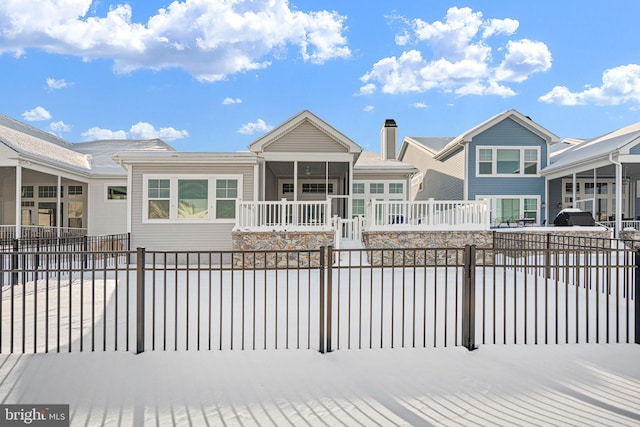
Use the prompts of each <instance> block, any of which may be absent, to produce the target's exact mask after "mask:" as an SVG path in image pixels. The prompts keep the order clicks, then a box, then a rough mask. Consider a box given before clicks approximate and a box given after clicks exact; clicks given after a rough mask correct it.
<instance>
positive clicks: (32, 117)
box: [22, 105, 51, 122]
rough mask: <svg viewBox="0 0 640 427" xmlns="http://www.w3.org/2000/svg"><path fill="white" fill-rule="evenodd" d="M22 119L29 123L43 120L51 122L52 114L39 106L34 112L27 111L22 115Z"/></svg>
mask: <svg viewBox="0 0 640 427" xmlns="http://www.w3.org/2000/svg"><path fill="white" fill-rule="evenodd" d="M22 118H23V119H25V120H26V121H28V122H37V121H41V120H49V119H50V118H51V113H49V112H48V111H47V110H45V109H44V108H42V107H41V106H39V105H38V106H37V107H36V108H34V109H33V110H27V111H25V112H24V113H22Z"/></svg>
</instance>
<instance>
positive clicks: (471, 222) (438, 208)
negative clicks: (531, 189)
mask: <svg viewBox="0 0 640 427" xmlns="http://www.w3.org/2000/svg"><path fill="white" fill-rule="evenodd" d="M489 221H490V215H489V201H488V200H481V201H462V200H433V199H430V200H426V201H413V202H410V201H386V200H385V201H380V200H372V201H371V204H370V205H369V207H368V214H367V226H368V229H369V230H407V231H410V230H470V231H472V230H488V229H489V225H490V224H489Z"/></svg>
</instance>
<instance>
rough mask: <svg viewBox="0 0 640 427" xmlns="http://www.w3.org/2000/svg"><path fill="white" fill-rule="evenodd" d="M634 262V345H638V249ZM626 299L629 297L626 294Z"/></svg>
mask: <svg viewBox="0 0 640 427" xmlns="http://www.w3.org/2000/svg"><path fill="white" fill-rule="evenodd" d="M635 258H636V259H635V261H636V269H635V270H636V271H635V278H634V289H633V292H634V293H633V299H634V310H635V311H634V317H635V327H634V329H635V340H634V341H635V343H636V344H640V295H639V294H638V292H640V249H637V250H636V253H635ZM627 298H629V295H628V294H627Z"/></svg>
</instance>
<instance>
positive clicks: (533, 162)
mask: <svg viewBox="0 0 640 427" xmlns="http://www.w3.org/2000/svg"><path fill="white" fill-rule="evenodd" d="M537 173H538V150H524V174H525V175H537Z"/></svg>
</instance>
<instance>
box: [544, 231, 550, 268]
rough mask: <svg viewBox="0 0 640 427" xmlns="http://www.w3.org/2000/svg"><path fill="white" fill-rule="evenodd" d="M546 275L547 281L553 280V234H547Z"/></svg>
mask: <svg viewBox="0 0 640 427" xmlns="http://www.w3.org/2000/svg"><path fill="white" fill-rule="evenodd" d="M544 265H545V269H544V274H545V279H549V278H551V233H547V244H546V246H545V255H544Z"/></svg>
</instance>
